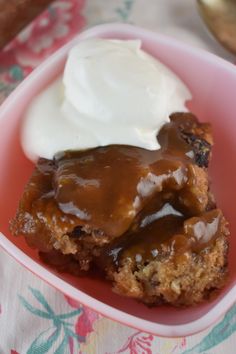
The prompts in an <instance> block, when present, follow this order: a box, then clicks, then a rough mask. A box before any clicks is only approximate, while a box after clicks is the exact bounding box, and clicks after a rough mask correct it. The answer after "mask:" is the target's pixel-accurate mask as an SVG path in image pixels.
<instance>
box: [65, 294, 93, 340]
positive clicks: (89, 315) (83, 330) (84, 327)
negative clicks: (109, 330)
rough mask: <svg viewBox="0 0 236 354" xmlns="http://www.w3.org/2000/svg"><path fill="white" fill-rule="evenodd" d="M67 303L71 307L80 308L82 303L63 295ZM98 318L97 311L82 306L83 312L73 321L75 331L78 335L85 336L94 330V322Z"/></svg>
mask: <svg viewBox="0 0 236 354" xmlns="http://www.w3.org/2000/svg"><path fill="white" fill-rule="evenodd" d="M65 298H66V300H67V302H68V304H69V305H70V306H71V307H73V308H76V309H78V308H80V307H82V305H81V304H80V303H79V302H78V301H76V300H73V299H70V298H69V297H68V296H65ZM98 319H99V315H98V313H96V312H94V311H92V310H90V309H89V308H88V307H85V306H84V307H83V313H82V314H81V315H80V316H79V317H78V319H77V321H76V323H75V333H76V334H78V335H79V336H80V337H84V338H86V337H87V336H88V335H89V333H91V332H93V331H94V327H93V325H94V323H95V322H96V321H97V320H98Z"/></svg>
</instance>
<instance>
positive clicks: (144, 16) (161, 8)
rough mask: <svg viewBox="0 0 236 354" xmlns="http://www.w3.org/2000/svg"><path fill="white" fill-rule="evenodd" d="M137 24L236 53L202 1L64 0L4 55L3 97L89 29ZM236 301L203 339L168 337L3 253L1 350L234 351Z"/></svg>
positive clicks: (0, 58) (0, 66)
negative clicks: (110, 315) (213, 28)
mask: <svg viewBox="0 0 236 354" xmlns="http://www.w3.org/2000/svg"><path fill="white" fill-rule="evenodd" d="M117 21H118V22H130V23H133V24H138V25H140V26H143V27H146V28H150V29H152V30H155V31H157V32H161V33H166V34H168V35H171V36H174V37H176V38H179V39H181V40H183V41H185V42H187V43H189V44H191V45H194V46H198V47H202V48H204V49H206V50H209V51H212V52H214V53H216V54H218V55H220V56H222V57H224V58H226V59H228V60H231V61H232V60H233V59H234V58H233V57H232V56H231V55H230V54H228V53H227V52H226V51H225V50H224V49H222V48H221V47H220V46H219V45H218V44H217V43H216V42H215V41H214V39H213V38H211V37H210V35H209V34H208V33H207V31H206V30H205V28H204V26H203V25H202V22H201V19H200V18H199V16H198V14H197V10H196V7H195V1H186V0H107V1H106V0H87V1H86V0H58V1H56V2H55V3H53V4H52V5H51V6H50V7H49V8H48V9H47V10H46V11H45V12H44V13H43V14H42V15H40V16H39V17H38V18H37V19H36V20H35V21H34V22H33V23H32V24H31V25H30V26H28V27H27V28H26V30H24V32H22V33H21V34H20V35H19V36H18V37H17V38H16V39H15V40H14V41H13V42H12V43H11V44H10V45H9V46H8V48H7V49H6V50H5V51H3V52H1V53H0V101H1V102H2V101H3V100H4V99H5V97H6V96H7V95H8V94H9V93H10V92H11V91H12V90H13V89H14V88H15V87H16V86H17V85H18V84H19V82H20V81H22V80H23V78H24V77H25V76H27V75H28V74H29V73H30V72H31V71H32V70H33V69H34V67H35V66H37V65H38V64H39V63H40V62H41V61H42V60H44V58H46V57H47V56H48V55H50V54H51V53H52V52H54V51H55V50H56V49H57V48H59V47H60V46H61V45H63V44H64V43H65V42H67V41H68V40H69V39H71V38H72V37H73V36H74V35H75V34H76V33H78V32H79V31H81V30H82V29H84V28H86V27H89V26H92V25H95V24H99V23H104V22H117ZM235 343H236V305H235V306H233V307H232V308H231V310H230V311H229V312H228V313H227V314H226V315H225V316H224V318H222V319H221V320H220V321H219V322H218V323H217V324H215V325H214V326H212V327H211V328H209V329H208V330H206V331H204V332H202V333H199V334H197V335H195V336H191V337H187V338H178V339H164V338H159V337H158V336H153V335H151V334H147V333H142V332H139V331H137V330H134V329H132V328H129V327H126V326H124V325H121V324H119V323H116V322H114V321H111V320H109V319H106V318H104V317H101V316H100V315H98V314H97V313H95V312H93V311H91V310H90V309H88V308H86V307H83V306H82V305H80V304H79V303H77V302H75V301H72V300H71V299H69V298H66V297H65V296H64V295H63V294H61V293H59V292H58V291H56V290H55V289H54V288H52V287H50V286H49V285H47V284H46V283H45V282H43V281H42V280H40V279H39V278H37V277H36V276H35V275H33V274H31V273H30V272H29V271H27V270H26V269H24V268H23V267H22V266H21V265H19V264H18V263H16V261H14V260H13V259H12V258H11V257H10V256H8V255H7V254H5V252H4V251H2V250H0V354H17V353H18V354H26V353H27V354H43V353H55V354H64V353H65V354H66V353H68V354H72V353H77V354H78V353H79V354H86V353H87V354H94V353H96V354H118V353H124V354H129V353H130V354H171V353H172V354H187V353H192V354H195V353H205V354H220V353H225V354H234V353H236V348H235Z"/></svg>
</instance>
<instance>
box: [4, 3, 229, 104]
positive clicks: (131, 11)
mask: <svg viewBox="0 0 236 354" xmlns="http://www.w3.org/2000/svg"><path fill="white" fill-rule="evenodd" d="M36 15H38V16H36ZM35 16H36V17H35ZM30 21H32V22H30ZM107 22H123V23H131V24H135V25H139V26H142V27H145V28H148V29H151V30H153V31H155V32H157V33H163V34H166V35H169V36H172V37H175V38H177V39H179V40H181V41H184V42H186V43H188V44H190V45H192V46H197V47H200V48H203V49H205V50H208V51H211V52H213V53H215V54H217V55H219V56H222V57H224V58H226V59H228V60H231V61H232V60H233V59H234V57H233V55H232V54H230V53H229V52H227V51H226V50H225V49H224V48H223V47H222V46H221V45H220V44H219V43H218V42H217V41H216V40H215V39H214V38H213V36H212V35H211V34H210V33H209V31H208V30H207V28H206V26H205V25H204V23H203V20H202V19H201V17H200V15H199V12H198V8H197V1H195V0H188V1H186V0H109V1H107V0H57V1H50V0H33V1H32V0H21V1H19V0H10V1H7V2H6V1H5V0H0V24H1V25H0V42H1V41H2V42H1V43H0V46H2V47H3V46H4V49H3V50H2V51H1V52H0V102H2V101H3V100H4V98H5V97H6V96H7V95H8V94H9V93H10V92H11V91H12V90H13V89H14V88H15V87H16V86H17V85H18V84H19V82H20V81H22V79H23V78H24V77H25V76H26V75H28V74H29V73H30V72H31V71H32V70H33V68H34V67H36V66H37V65H38V64H39V63H40V62H41V61H43V60H44V59H45V58H46V57H47V56H49V55H50V54H51V53H53V52H54V51H55V50H57V49H58V48H59V47H61V46H62V45H63V44H65V43H66V42H67V41H68V40H70V39H71V38H72V37H74V36H75V35H76V34H77V33H79V32H80V31H82V30H83V29H85V28H88V27H91V26H94V25H97V24H101V23H107ZM28 23H29V24H28ZM26 24H28V25H27V26H26ZM25 26H26V27H25ZM22 27H24V29H23V30H22V31H21V32H20V33H19V34H18V35H17V36H16V37H14V38H13V40H11V41H10V39H11V38H12V37H13V36H14V35H15V33H18V32H19V30H20V29H21V28H22Z"/></svg>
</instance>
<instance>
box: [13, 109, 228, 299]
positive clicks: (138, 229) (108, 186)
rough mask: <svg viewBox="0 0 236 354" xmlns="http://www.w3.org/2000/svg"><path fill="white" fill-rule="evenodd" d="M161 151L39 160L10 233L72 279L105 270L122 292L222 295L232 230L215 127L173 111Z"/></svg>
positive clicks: (103, 150)
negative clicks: (215, 161)
mask: <svg viewBox="0 0 236 354" xmlns="http://www.w3.org/2000/svg"><path fill="white" fill-rule="evenodd" d="M157 139H158V141H159V143H160V145H161V149H160V150H156V151H149V150H145V149H141V148H137V147H132V146H125V145H110V146H106V147H99V148H96V149H91V150H86V151H75V152H63V153H60V154H58V155H57V156H55V158H54V160H52V161H51V160H45V159H39V161H38V163H37V165H36V168H35V171H34V173H33V175H32V177H31V179H30V181H29V183H28V184H27V186H26V188H25V192H24V194H23V197H22V199H21V201H20V205H19V208H18V211H17V214H16V216H15V218H14V220H13V221H12V222H11V230H12V232H13V233H14V234H15V235H23V236H25V238H26V241H27V242H28V244H29V245H30V246H31V247H35V248H37V249H38V250H39V252H40V255H41V257H42V259H43V260H44V261H45V262H47V263H49V264H51V265H52V266H54V267H55V268H56V269H58V270H59V271H69V272H72V273H74V274H76V275H79V274H81V273H88V275H89V272H92V271H93V270H94V269H95V268H96V269H100V270H101V271H102V272H103V274H104V276H106V277H107V278H108V279H110V280H111V281H112V282H113V289H114V291H116V292H117V293H119V294H121V295H125V296H129V297H133V298H136V299H138V300H140V301H143V302H145V303H147V304H150V305H154V304H159V303H163V302H164V303H170V304H172V305H176V306H178V305H192V304H195V303H198V302H200V301H202V300H204V299H206V298H208V297H209V296H210V294H211V293H212V292H213V290H215V289H218V288H221V287H222V286H223V284H224V282H225V279H226V275H227V249H228V240H227V237H228V234H229V232H228V228H227V222H226V220H225V218H224V216H223V215H222V212H221V211H220V210H219V209H217V208H216V204H215V201H214V197H213V195H212V194H211V192H210V191H209V178H208V171H207V167H208V163H209V160H210V156H211V147H212V144H213V142H212V133H211V129H210V125H209V124H206V123H199V122H198V121H197V119H196V117H194V116H193V115H192V114H191V113H175V114H173V115H172V116H171V117H170V123H167V124H165V125H164V126H163V128H162V129H161V131H160V132H159V134H158V137H157Z"/></svg>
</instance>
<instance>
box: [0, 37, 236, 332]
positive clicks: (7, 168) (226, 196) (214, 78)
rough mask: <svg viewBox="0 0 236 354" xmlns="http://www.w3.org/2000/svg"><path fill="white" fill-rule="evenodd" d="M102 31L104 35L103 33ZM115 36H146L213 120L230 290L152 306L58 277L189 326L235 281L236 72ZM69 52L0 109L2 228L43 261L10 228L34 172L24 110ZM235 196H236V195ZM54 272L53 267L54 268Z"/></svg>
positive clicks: (99, 285) (137, 312)
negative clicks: (188, 303) (23, 129)
mask: <svg viewBox="0 0 236 354" xmlns="http://www.w3.org/2000/svg"><path fill="white" fill-rule="evenodd" d="M98 35H99V34H98ZM100 36H103V37H110V38H141V39H142V41H143V46H144V49H145V50H147V51H148V52H150V53H151V54H152V55H154V56H155V57H157V58H159V59H160V60H162V61H163V62H164V63H165V64H166V65H168V66H169V67H170V68H172V69H173V70H174V71H175V72H176V74H177V75H179V76H180V77H181V78H182V79H183V80H184V81H185V83H186V84H187V85H188V86H189V88H190V90H191V92H192V94H193V101H192V102H191V103H190V109H191V110H192V111H193V112H194V113H195V114H196V115H197V116H198V117H199V119H200V120H201V121H209V122H211V123H212V126H213V131H214V138H215V145H214V151H213V159H212V162H211V168H210V175H211V179H212V189H213V191H214V193H215V195H216V199H217V203H218V206H219V207H220V208H221V209H222V210H223V211H224V213H225V215H226V217H227V219H228V220H229V221H230V229H231V238H230V254H229V267H230V278H229V282H228V285H227V286H226V288H225V289H224V290H223V291H222V292H221V293H220V294H219V296H218V297H217V298H215V299H212V300H211V301H210V302H208V303H205V304H201V305H198V306H196V307H194V308H188V309H175V308H171V307H164V306H163V307H159V308H152V309H149V308H147V307H146V306H144V305H142V304H139V303H137V302H135V301H133V300H130V299H125V298H122V297H119V296H117V295H115V294H113V293H112V291H111V288H110V284H107V283H106V282H105V281H102V280H97V279H89V278H76V277H73V276H70V275H68V274H58V273H55V274H56V275H57V276H58V277H60V278H62V279H64V280H65V281H66V282H68V283H70V284H71V285H73V286H75V287H76V288H78V289H80V290H81V291H83V292H85V293H86V294H88V295H91V296H92V297H94V298H96V299H97V300H100V301H101V302H103V303H106V304H108V305H110V306H113V307H115V308H117V309H119V310H122V311H124V312H125V313H128V314H131V315H134V316H137V317H139V318H143V319H145V320H148V321H151V322H158V323H159V324H166V325H170V326H171V325H177V324H185V323H188V322H191V321H194V320H197V319H199V318H200V317H201V316H203V315H205V314H206V313H207V312H208V311H209V310H210V309H211V308H212V307H214V306H215V305H216V304H217V303H218V302H219V301H220V299H222V297H223V296H224V295H225V294H226V293H227V292H228V291H229V289H230V288H232V287H233V286H234V285H235V283H236V253H235V252H236V238H235V237H234V234H235V232H236V219H235V218H234V214H235V211H234V201H235V200H236V198H235V197H236V188H235V186H234V183H235V181H236V139H235V136H236V120H235V112H236V99H235V92H236V72H235V73H233V71H232V69H231V68H230V67H227V65H225V64H224V63H223V61H222V62H221V61H220V60H219V63H218V62H217V60H216V59H215V58H213V57H212V58H211V57H209V58H208V59H207V58H206V57H205V56H204V55H203V56H201V55H200V54H196V53H195V54H194V53H192V52H191V50H186V49H184V48H182V47H181V46H178V45H175V43H174V44H173V43H172V44H171V42H168V40H164V39H163V38H162V37H160V38H159V37H156V36H155V35H152V36H151V35H150V34H149V35H148V34H146V33H141V32H140V33H139V34H138V35H137V33H136V34H135V33H132V31H131V32H130V33H129V32H127V33H123V32H122V31H113V32H110V33H109V35H107V34H106V33H100ZM65 57H66V50H64V51H62V52H61V54H60V55H57V56H55V57H54V58H51V60H50V61H49V62H48V63H47V64H45V65H44V66H43V67H41V69H39V70H36V72H35V73H34V74H33V75H32V76H31V77H30V78H28V79H26V80H25V82H24V83H23V85H21V87H20V88H18V89H17V91H16V92H15V93H14V94H13V95H12V97H11V98H10V99H9V101H8V104H7V105H5V106H3V107H4V109H3V108H2V111H1V113H0V166H1V167H0V171H1V172H0V231H1V232H2V233H3V234H4V235H5V236H6V237H7V238H8V239H9V240H10V241H11V242H12V243H14V244H15V245H17V246H18V247H19V248H20V249H21V250H22V251H23V252H25V253H26V254H27V255H29V256H30V257H31V258H33V259H34V260H35V261H36V262H38V263H41V262H40V260H39V258H38V256H37V252H36V251H35V250H32V249H30V248H29V247H28V246H27V245H26V243H25V242H24V240H23V238H15V237H13V236H12V235H11V233H10V232H9V220H10V219H11V218H12V217H13V216H14V213H15V211H16V208H17V204H18V202H19V199H20V197H21V194H22V192H23V189H24V185H25V183H26V182H27V180H28V178H29V176H30V174H31V172H32V170H33V164H32V163H31V162H29V161H28V160H27V159H26V157H25V156H24V154H23V152H22V149H21V146H20V141H19V136H20V125H21V119H22V117H23V115H24V114H23V113H24V110H25V108H26V107H27V105H28V103H29V102H30V100H31V99H32V97H33V96H34V95H35V94H36V93H37V92H39V91H40V90H41V89H42V88H43V87H45V86H46V85H47V84H48V83H49V82H50V81H52V80H53V79H54V78H55V77H56V76H57V75H58V74H59V73H60V72H61V71H62V69H63V66H64V62H65ZM234 198H235V199H234ZM49 270H50V271H51V272H52V273H54V272H53V271H52V270H51V269H49Z"/></svg>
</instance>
